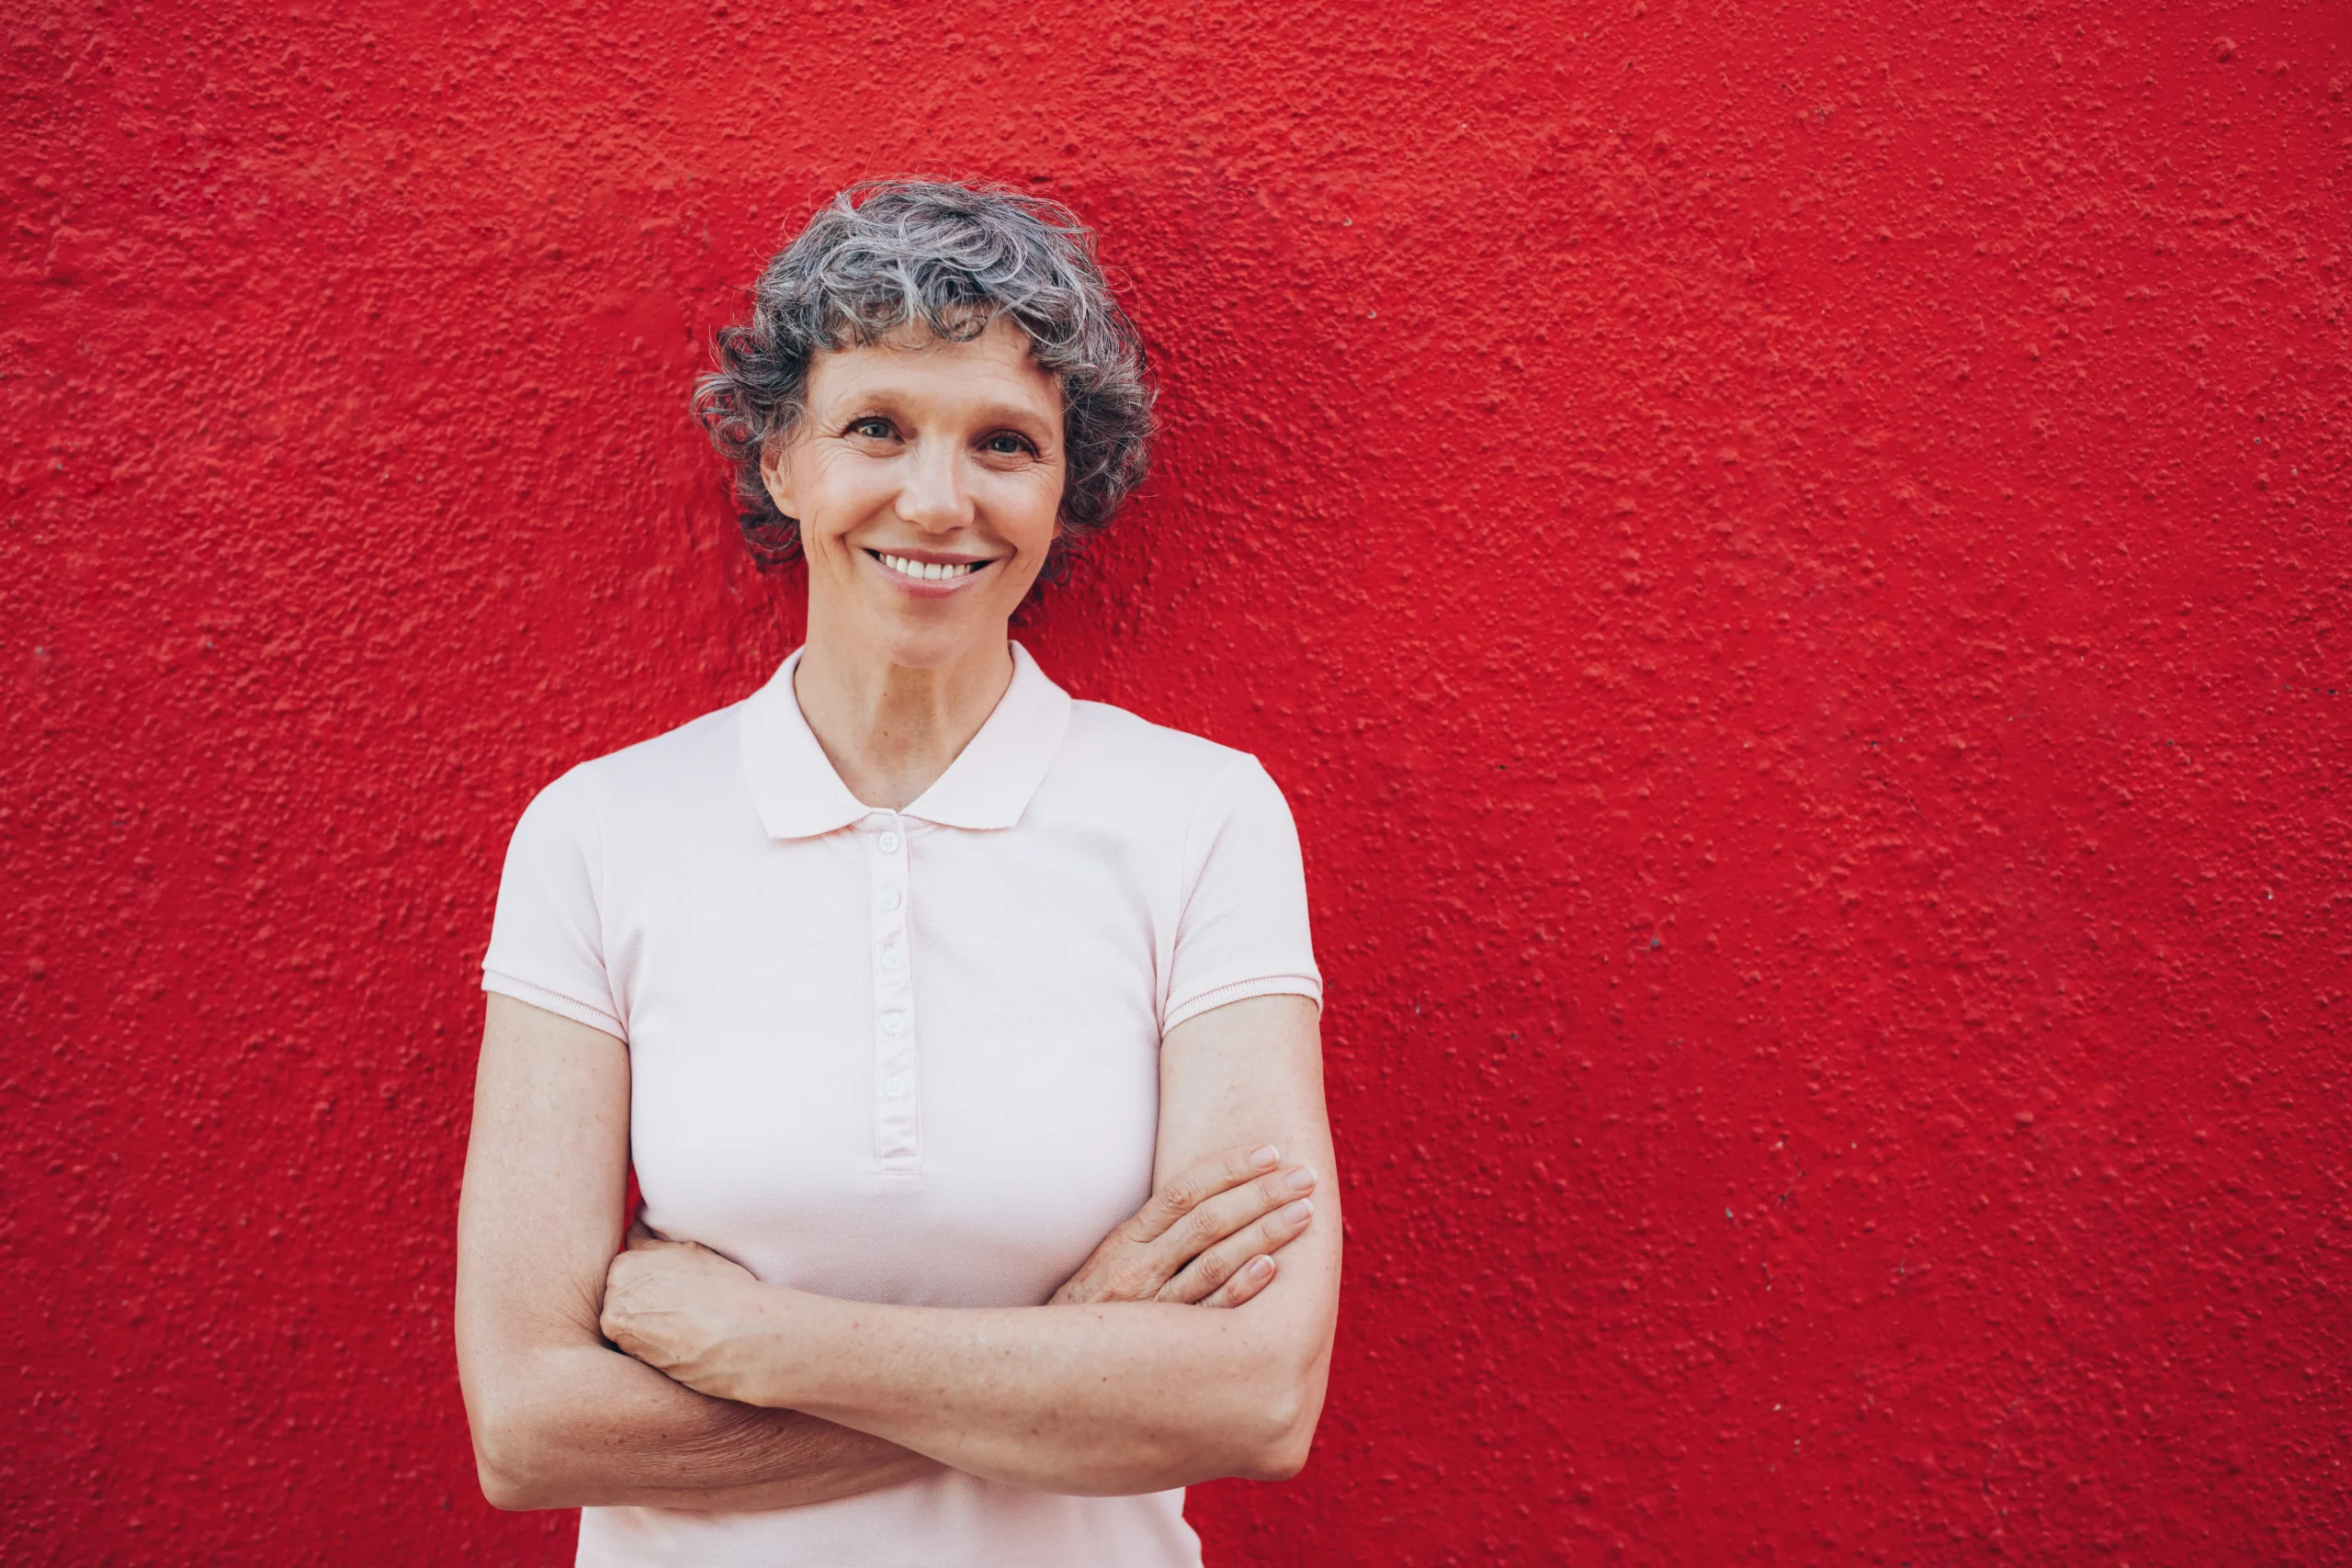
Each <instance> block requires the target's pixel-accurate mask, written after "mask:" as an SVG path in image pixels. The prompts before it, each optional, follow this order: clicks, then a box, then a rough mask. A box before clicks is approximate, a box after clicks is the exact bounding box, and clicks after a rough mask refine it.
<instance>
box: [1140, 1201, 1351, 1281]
mask: <svg viewBox="0 0 2352 1568" xmlns="http://www.w3.org/2000/svg"><path fill="white" fill-rule="evenodd" d="M1314 1220H1315V1201H1314V1200H1313V1199H1311V1198H1299V1199H1295V1200H1294V1201H1291V1202H1288V1203H1285V1204H1283V1206H1282V1207H1281V1208H1279V1209H1277V1210H1275V1211H1274V1212H1273V1213H1271V1214H1267V1215H1264V1216H1263V1217H1261V1219H1259V1220H1258V1221H1257V1222H1256V1223H1255V1224H1250V1225H1248V1226H1245V1227H1244V1228H1243V1229H1242V1230H1241V1231H1240V1232H1238V1234H1236V1235H1230V1236H1227V1237H1226V1238H1225V1239H1224V1240H1223V1241H1220V1242H1218V1243H1217V1244H1216V1246H1215V1247H1210V1248H1209V1249H1208V1250H1207V1251H1205V1252H1204V1253H1202V1254H1201V1255H1200V1256H1199V1257H1198V1258H1193V1260H1192V1261H1191V1262H1190V1263H1187V1264H1186V1265H1185V1266H1184V1267H1183V1268H1182V1269H1180V1270H1178V1272H1177V1274H1176V1277H1175V1278H1174V1279H1171V1280H1169V1281H1168V1283H1167V1285H1166V1286H1165V1287H1163V1288H1162V1289H1161V1291H1160V1292H1159V1299H1160V1300H1161V1301H1165V1302H1200V1301H1205V1300H1206V1299H1207V1298H1208V1297H1209V1296H1211V1295H1213V1294H1214V1293H1216V1292H1217V1291H1218V1290H1220V1289H1222V1288H1223V1287H1224V1286H1225V1284H1226V1283H1227V1281H1228V1280H1231V1279H1233V1277H1234V1276H1235V1275H1236V1274H1237V1273H1238V1272H1239V1270H1240V1269H1241V1268H1242V1266H1243V1265H1245V1264H1247V1263H1249V1262H1250V1260H1251V1259H1252V1258H1259V1257H1261V1256H1262V1257H1269V1258H1270V1257H1272V1255H1273V1254H1275V1253H1277V1252H1280V1251H1281V1250H1282V1249H1283V1247H1288V1246H1289V1245H1290V1244H1291V1243H1292V1242H1294V1241H1296V1240H1297V1239H1298V1238H1299V1237H1300V1236H1302V1235H1306V1227H1307V1226H1308V1225H1309V1224H1313V1223H1314Z"/></svg>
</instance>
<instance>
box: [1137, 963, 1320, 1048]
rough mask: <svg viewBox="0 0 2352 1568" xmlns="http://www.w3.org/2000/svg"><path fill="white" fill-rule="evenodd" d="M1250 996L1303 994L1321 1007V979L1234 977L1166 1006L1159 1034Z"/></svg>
mask: <svg viewBox="0 0 2352 1568" xmlns="http://www.w3.org/2000/svg"><path fill="white" fill-rule="evenodd" d="M1251 997H1305V998H1306V999H1307V1000H1308V1001H1311V1002H1313V1003H1314V1004H1315V1010H1316V1011H1317V1012H1320V1011H1322V1010H1323V982H1322V981H1321V980H1319V979H1317V978H1316V977H1315V976H1312V975H1269V976H1265V977H1264V978H1262V979H1258V980H1237V981H1235V982H1234V983H1233V984H1232V985H1230V986H1219V987H1217V988H1216V989H1215V990H1213V991H1203V992H1202V993H1201V994H1200V995H1199V996H1197V997H1192V998H1186V999H1185V1000H1184V1001H1182V1002H1179V1003H1177V1004H1175V1005H1174V1006H1171V1007H1170V1009H1169V1010H1168V1021H1166V1022H1165V1023H1163V1024H1161V1025H1160V1026H1159V1032H1161V1033H1162V1034H1165V1033H1167V1032H1169V1031H1170V1030H1171V1029H1174V1028H1175V1027H1176V1026H1177V1025H1178V1024H1180V1023H1187V1022H1190V1021H1192V1020H1193V1019H1196V1018H1198V1017H1200V1016H1201V1014H1203V1013H1204V1012H1207V1011H1209V1010H1212V1009H1215V1008H1221V1007H1223V1006H1225V1004H1226V1003H1227V1002H1238V1001H1247V1000H1248V999H1249V998H1251Z"/></svg>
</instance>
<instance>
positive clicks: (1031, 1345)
mask: <svg viewBox="0 0 2352 1568" xmlns="http://www.w3.org/2000/svg"><path fill="white" fill-rule="evenodd" d="M1261 1145H1274V1146H1276V1147H1278V1148H1279V1149H1280V1150H1281V1151H1282V1159H1281V1161H1280V1163H1279V1164H1278V1165H1277V1166H1276V1167H1275V1168H1272V1169H1270V1170H1267V1171H1266V1172H1265V1174H1264V1175H1263V1176H1262V1177H1261V1176H1259V1175H1257V1174H1256V1170H1257V1169H1258V1168H1253V1167H1250V1165H1248V1163H1247V1159H1248V1155H1249V1151H1250V1150H1251V1149H1252V1148H1255V1147H1259V1146H1261ZM1220 1150H1223V1151H1227V1154H1226V1155H1225V1156H1222V1157H1223V1158H1224V1160H1225V1161H1226V1168H1225V1169H1224V1170H1223V1174H1222V1175H1211V1174H1209V1173H1210V1172H1212V1171H1215V1170H1216V1169H1218V1167H1216V1165H1215V1164H1212V1163H1210V1156H1212V1155H1214V1154H1215V1153H1216V1151H1220ZM1236 1161H1240V1162H1243V1163H1240V1164H1238V1165H1237V1164H1235V1163H1234V1162H1236ZM1298 1168H1306V1169H1307V1170H1309V1171H1310V1172H1311V1173H1317V1174H1321V1175H1323V1176H1324V1177H1326V1178H1327V1179H1324V1180H1322V1181H1321V1182H1320V1183H1319V1185H1317V1187H1316V1188H1315V1190H1314V1204H1315V1208H1316V1213H1314V1215H1313V1218H1312V1220H1311V1221H1306V1220H1301V1219H1299V1218H1298V1217H1296V1216H1295V1212H1293V1211H1288V1210H1285V1209H1284V1208H1283V1206H1282V1203H1281V1201H1282V1200H1283V1197H1284V1196H1285V1195H1286V1194H1288V1193H1290V1192H1291V1191H1292V1188H1291V1187H1290V1185H1289V1178H1290V1174H1291V1172H1293V1171H1294V1170H1296V1169H1298ZM1330 1169H1331V1150H1330V1141H1329V1129H1328V1126H1327V1124H1326V1121H1325V1115H1324V1109H1323V1097H1322V1079H1321V1067H1320V1056H1319V1053H1318V1051H1317V1042H1316V1028H1315V1013H1314V1009H1313V1007H1312V1005H1311V1004H1310V1003H1308V1002H1306V1001H1305V1000H1304V999H1302V998H1295V997H1262V998H1252V999H1250V1000H1248V1001H1241V1002H1235V1003H1232V1004H1229V1005H1227V1006H1226V1007H1223V1008H1219V1009H1216V1010H1214V1011H1212V1012H1209V1013H1205V1014H1203V1015H1202V1016H1201V1017H1199V1018H1196V1019H1193V1020H1191V1021H1188V1022H1186V1023H1184V1024H1182V1025H1181V1026H1179V1027H1178V1028H1177V1029H1175V1030H1173V1031H1171V1032H1170V1033H1169V1035H1168V1037H1167V1039H1166V1041H1165V1042H1163V1044H1162V1048H1161V1096H1160V1123H1159V1152H1158V1157H1157V1168H1156V1172H1155V1185H1156V1186H1158V1187H1159V1195H1158V1196H1156V1197H1155V1199H1154V1201H1153V1203H1152V1204H1151V1205H1149V1206H1148V1207H1147V1209H1146V1210H1145V1211H1144V1212H1143V1213H1140V1214H1138V1215H1137V1216H1136V1220H1135V1221H1132V1222H1130V1223H1129V1224H1126V1225H1123V1226H1121V1227H1120V1229H1119V1230H1118V1231H1116V1232H1114V1233H1113V1235H1111V1236H1109V1237H1106V1238H1105V1240H1104V1242H1103V1247H1101V1248H1100V1249H1098V1250H1097V1252H1096V1254H1095V1255H1094V1257H1093V1258H1090V1259H1089V1260H1088V1263H1087V1264H1086V1266H1085V1267H1084V1268H1083V1269H1080V1273H1079V1274H1078V1275H1077V1276H1076V1277H1074V1278H1073V1279H1072V1280H1071V1281H1070V1282H1069V1284H1068V1285H1066V1286H1065V1287H1064V1288H1063V1290H1062V1292H1059V1293H1058V1294H1057V1296H1056V1298H1055V1300H1054V1302H1053V1303H1049V1304H1047V1305H1045V1306H1041V1307H1017V1308H1004V1309H993V1310H964V1309H949V1308H929V1307H895V1306H876V1305H873V1304H869V1303H851V1302H842V1301H835V1300H832V1299H830V1298H827V1297H823V1296H818V1295H812V1294H809V1293H808V1292H797V1291H787V1290H782V1289H778V1288H776V1287H772V1286H768V1285H763V1284H761V1283H760V1282H759V1281H758V1280H754V1279H753V1278H752V1276H751V1275H749V1274H748V1273H745V1272H744V1271H743V1270H741V1269H738V1268H736V1267H735V1266H734V1265H733V1264H732V1263H729V1262H728V1261H727V1260H726V1259H724V1258H720V1257H718V1255H717V1254H714V1253H710V1252H707V1251H705V1250H704V1249H702V1248H699V1247H685V1246H681V1245H677V1244H665V1243H660V1242H657V1241H650V1240H649V1239H642V1238H641V1239H639V1240H638V1241H637V1242H635V1243H634V1244H633V1245H632V1246H631V1247H630V1248H629V1250H628V1251H626V1252H624V1253H623V1254H622V1256H621V1257H620V1258H617V1259H616V1258H615V1257H614V1253H615V1250H616V1245H617V1244H618V1240H619V1238H618V1237H617V1235H616V1231H617V1228H618V1216H619V1214H620V1212H621V1208H622V1203H623V1193H624V1189H625V1185H626V1182H627V1175H628V1053H627V1050H626V1048H625V1047H624V1046H623V1045H622V1044H621V1043H620V1042H619V1041H617V1040H615V1039H613V1038H612V1037H611V1036H609V1035H606V1034H603V1033H601V1032H598V1031H595V1030H593V1029H588V1028H586V1027H584V1026H582V1025H580V1024H576V1023H572V1022H571V1021H567V1020H564V1019H560V1018H558V1017H556V1016H554V1015H553V1014H550V1013H547V1012H543V1011H541V1010H537V1009H535V1008H531V1007H529V1006H527V1005H526V1004H524V1003H521V1002H518V1001H515V1000H513V999H512V998H505V997H499V996H493V997H492V998H491V1006H490V1016H489V1022H488V1025H487V1027H486V1029H485V1031H484V1037H483V1045H482V1059H481V1075H480V1081H479V1083H478V1086H477V1089H476V1094H475V1122H474V1135H473V1143H472V1146H471V1148H470V1150H469V1156H468V1160H467V1168H466V1185H465V1197H464V1201H463V1202H462V1204H461V1207H460V1213H459V1220H458V1368H459V1373H460V1376H461V1378H462V1380H463V1382H464V1385H465V1391H466V1402H467V1410H468V1415H469V1419H470V1420H471V1423H472V1427H473V1432H474V1445H475V1452H476V1457H477V1460H478V1461H479V1466H480V1469H481V1478H482V1485H483V1490H484V1492H485V1494H486V1495H488V1496H489V1497H490V1499H491V1501H492V1502H493V1503H495V1504H498V1505H499V1506H504V1507H568V1506H581V1505H583V1504H590V1505H612V1504H647V1505H653V1506H665V1507H684V1508H712V1509H720V1508H724V1509H737V1508H775V1507H785V1506H793V1505H796V1504H802V1503H814V1502H821V1501H825V1500H827V1499H830V1498H834V1497H842V1496H848V1495H854V1494H856V1493H860V1492H865V1491H870V1490H873V1489H875V1488H877V1487H882V1486H888V1485H893V1484H896V1483H899V1482H902V1481H907V1480H910V1479H912V1478H914V1477H916V1476H919V1475H922V1474H924V1473H927V1472H930V1471H932V1470H933V1469H934V1468H935V1467H937V1466H939V1465H942V1464H945V1465H949V1466H952V1467H954V1468H956V1469H959V1470H963V1471H966V1472H969V1473H972V1474H976V1475H980V1476H985V1477H988V1478H990V1479H994V1480H999V1481H1004V1482H1009V1483H1014V1484H1018V1485H1023V1486H1028V1487H1033V1488H1035V1489H1038V1490H1044V1491H1054V1492H1072V1493H1129V1492H1142V1491H1151V1490H1156V1489H1159V1488H1161V1487H1167V1486H1176V1485H1182V1484H1186V1483H1191V1482H1194V1481H1201V1480H1206V1479H1209V1478H1211V1477H1213V1476H1219V1475H1250V1476H1281V1475H1287V1474H1290V1473H1293V1472H1295V1471H1296V1470H1297V1469H1298V1467H1299V1465H1300V1464H1302V1463H1303V1462H1304V1461H1305V1459H1306V1448H1307V1444H1308V1442H1309V1440H1310V1439H1311V1438H1312V1436H1313V1432H1314V1427H1315V1423H1316V1419H1317V1416H1318V1415H1319V1414H1320V1411H1321V1406H1322V1398H1323V1385H1324V1379H1325V1375H1326V1372H1327V1370H1328V1366H1329V1356H1330V1345H1331V1329H1332V1322H1333V1317H1334V1314H1335V1313H1336V1309H1337V1303H1338V1295H1339V1258H1340V1224H1339V1213H1338V1201H1337V1199H1338V1194H1337V1186H1336V1183H1333V1182H1331V1181H1329V1179H1328V1174H1329V1171H1330ZM1171 1173H1181V1175H1171ZM1285 1213H1292V1217H1291V1218H1289V1219H1285V1218H1284V1217H1283V1215H1284V1214H1285ZM1249 1216H1258V1217H1256V1218H1254V1219H1250V1218H1249ZM1245 1219H1246V1220H1247V1223H1243V1222H1244V1220H1245ZM1217 1236H1224V1237H1226V1238H1227V1239H1226V1240H1224V1241H1221V1242H1218V1243H1217V1244H1216V1246H1214V1247H1211V1246H1207V1245H1206V1243H1207V1242H1209V1241H1210V1240H1213V1239H1214V1238H1216V1237H1217ZM1277 1250H1279V1251H1280V1253H1281V1261H1280V1265H1279V1267H1278V1268H1275V1267H1269V1266H1268V1264H1266V1263H1264V1262H1260V1261H1257V1259H1258V1258H1261V1257H1262V1256H1264V1255H1266V1254H1271V1253H1272V1252H1275V1251H1277ZM1245 1262H1246V1263H1247V1264H1248V1266H1247V1267H1245V1266H1244V1265H1245ZM608 1269H609V1273H610V1280H609V1284H608V1281H607V1272H608ZM1183 1303H1204V1304H1207V1305H1210V1306H1214V1307H1216V1308H1218V1309H1220V1310H1203V1306H1202V1305H1195V1304H1183ZM606 1335H610V1336H611V1337H612V1339H613V1341H614V1342H615V1343H617V1344H618V1345H620V1346H621V1347H623V1348H624V1349H626V1350H628V1351H629V1352H631V1353H630V1354H624V1353H622V1351H621V1350H616V1349H614V1348H609V1347H608V1346H607V1344H606V1342H605V1336H606ZM657 1368H658V1369H659V1370H657Z"/></svg>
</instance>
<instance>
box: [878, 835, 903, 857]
mask: <svg viewBox="0 0 2352 1568" xmlns="http://www.w3.org/2000/svg"><path fill="white" fill-rule="evenodd" d="M874 847H875V848H876V849H877V850H880V851H881V852H883V853H884V854H886V855H894V854H897V853H898V852H899V835H898V834H897V833H895V832H889V833H885V834H883V835H882V836H881V837H880V838H878V839H876V840H874Z"/></svg>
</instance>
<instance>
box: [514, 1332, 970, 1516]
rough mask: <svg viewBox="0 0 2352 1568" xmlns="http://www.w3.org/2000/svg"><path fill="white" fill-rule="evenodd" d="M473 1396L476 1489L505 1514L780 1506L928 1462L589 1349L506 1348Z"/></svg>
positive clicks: (914, 1473) (904, 1475)
mask: <svg viewBox="0 0 2352 1568" xmlns="http://www.w3.org/2000/svg"><path fill="white" fill-rule="evenodd" d="M470 1392H472V1391H471V1390H469V1393H470ZM478 1403H479V1404H482V1405H484V1406H486V1408H481V1409H477V1410H476V1411H475V1412H474V1423H473V1424H474V1431H475V1434H476V1440H475V1451H476V1456H477V1458H478V1460H479V1462H480V1468H481V1479H482V1490H483V1492H484V1494H485V1495H487V1496H488V1497H489V1498H490V1500H491V1501H492V1503H494V1504H496V1505H497V1506H500V1507H503V1508H570V1507H582V1506H623V1505H636V1506H651V1507H664V1508H694V1509H737V1508H741V1509H753V1508H786V1507H794V1506H799V1505H801V1504H806V1503H823V1502H830V1501H831V1500H832V1499H834V1498H837V1497H848V1496H854V1495H857V1494H859V1493H863V1492H871V1491H874V1490H876V1489H877V1488H880V1487H884V1486H895V1485H897V1484H899V1483H901V1482H905V1481H910V1480H913V1479H915V1478H917V1477H918V1476H922V1475H927V1474H931V1473H933V1472H935V1471H936V1470H937V1469H938V1468H939V1467H938V1465H937V1464H936V1463H934V1462H933V1461H931V1460H928V1459H925V1458H924V1457H922V1455H921V1454H917V1453H912V1452H910V1451H909V1450H906V1449H904V1448H901V1447H899V1446H898V1445H897V1444H895V1443H892V1442H889V1441H888V1440H886V1439H884V1438H878V1437H874V1436H870V1435H868V1434H866V1433H865V1432H858V1431H852V1430H850V1429H848V1428H846V1427H840V1426H837V1425H835V1424H833V1423H831V1422H830V1421H826V1420H823V1419H821V1418H820V1417H818V1416H809V1415H805V1414H803V1413H801V1412H799V1411H796V1410H788V1409H761V1408H756V1407H753V1406H752V1405H748V1404H736V1403H733V1402H731V1401H728V1400H723V1399H713V1398H710V1397H709V1396H707V1395H705V1394H700V1393H695V1391H694V1390H692V1389H689V1388H685V1387H684V1386H682V1385H680V1384H678V1383H675V1382H672V1381H671V1380H670V1379H668V1378H666V1377H664V1376H662V1374H661V1373H660V1372H657V1371H653V1370H652V1369H651V1368H650V1367H646V1366H643V1365H641V1364H639V1362H637V1361H634V1360H632V1359H629V1358H628V1357H627V1356H624V1355H621V1354H620V1353H618V1352H617V1351H614V1350H608V1349H605V1348H603V1347H601V1346H596V1345H579V1346H563V1347H550V1348H541V1349H535V1350H531V1351H527V1352H521V1353H517V1354H515V1355H514V1356H512V1357H510V1358H508V1359H507V1364H505V1365H503V1367H502V1368H501V1369H500V1371H499V1375H498V1376H497V1378H496V1379H495V1380H494V1382H492V1385H491V1386H490V1387H488V1388H486V1389H485V1390H484V1391H483V1392H482V1393H481V1396H480V1398H479V1400H478Z"/></svg>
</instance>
